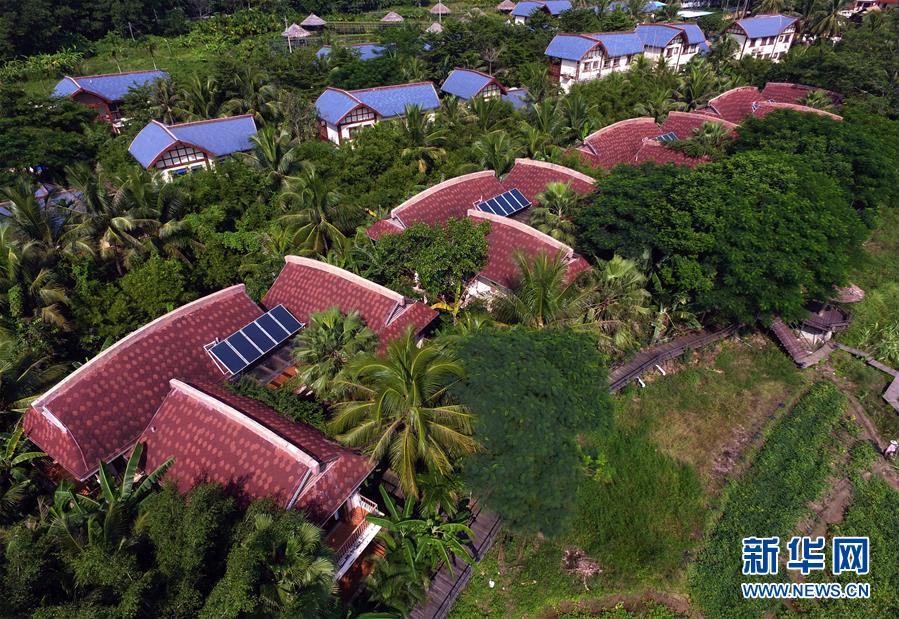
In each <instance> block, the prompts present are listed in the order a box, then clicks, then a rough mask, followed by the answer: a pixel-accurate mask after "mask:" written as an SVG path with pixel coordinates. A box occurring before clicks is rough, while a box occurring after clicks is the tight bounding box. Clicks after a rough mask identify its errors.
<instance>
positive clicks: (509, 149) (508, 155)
mask: <svg viewBox="0 0 899 619" xmlns="http://www.w3.org/2000/svg"><path fill="white" fill-rule="evenodd" d="M474 151H475V153H476V154H477V157H478V162H479V163H480V164H481V166H482V169H485V170H493V171H494V172H496V174H497V175H500V176H501V175H503V174H505V173H506V172H508V171H509V170H510V169H511V168H512V164H514V163H515V158H516V157H517V156H518V155H519V153H520V152H521V147H520V146H519V145H518V144H517V143H516V142H515V141H514V140H513V139H512V138H511V137H510V136H509V134H508V133H506V132H505V131H503V130H502V129H499V130H497V131H491V132H490V133H488V134H486V135H484V136H482V137H481V139H479V140H478V141H477V142H475V143H474Z"/></svg>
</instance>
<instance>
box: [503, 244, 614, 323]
mask: <svg viewBox="0 0 899 619" xmlns="http://www.w3.org/2000/svg"><path fill="white" fill-rule="evenodd" d="M515 262H516V263H517V265H518V269H519V271H520V273H521V275H520V278H519V280H518V282H516V284H515V285H514V286H513V288H512V290H510V291H507V292H505V293H503V294H500V295H498V296H497V297H495V298H494V300H493V307H492V313H493V315H494V317H495V318H496V319H497V320H498V321H500V322H503V323H506V324H522V325H526V326H528V327H531V328H535V329H542V328H543V327H546V326H549V325H553V324H573V323H577V322H581V321H582V320H583V318H584V316H585V315H586V313H587V311H588V310H589V309H590V307H591V306H592V305H593V302H594V298H595V292H596V290H595V288H594V287H593V286H582V285H580V284H579V283H578V282H575V281H572V280H571V279H570V278H569V277H568V264H567V262H566V260H565V259H564V258H563V257H562V255H561V254H559V255H551V254H547V253H545V252H541V253H539V254H538V255H537V256H536V257H535V258H534V259H533V260H529V259H528V257H527V256H525V255H524V254H523V253H518V254H516V255H515Z"/></svg>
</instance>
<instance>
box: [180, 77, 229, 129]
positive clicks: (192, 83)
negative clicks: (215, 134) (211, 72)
mask: <svg viewBox="0 0 899 619" xmlns="http://www.w3.org/2000/svg"><path fill="white" fill-rule="evenodd" d="M219 93H220V91H219V85H218V82H217V81H216V80H215V78H214V77H212V76H206V78H205V79H204V78H202V77H200V75H199V74H197V73H195V74H193V75H192V76H191V77H190V79H188V80H187V83H186V84H185V85H184V88H183V89H182V90H181V111H182V113H183V115H185V116H188V117H190V118H192V119H198V120H199V119H204V118H215V117H216V116H218V110H219Z"/></svg>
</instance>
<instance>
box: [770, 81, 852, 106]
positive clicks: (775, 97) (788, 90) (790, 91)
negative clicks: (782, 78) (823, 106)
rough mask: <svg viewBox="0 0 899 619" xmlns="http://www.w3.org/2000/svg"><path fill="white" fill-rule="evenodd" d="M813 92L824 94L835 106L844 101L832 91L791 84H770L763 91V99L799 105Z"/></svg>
mask: <svg viewBox="0 0 899 619" xmlns="http://www.w3.org/2000/svg"><path fill="white" fill-rule="evenodd" d="M812 92H823V93H824V94H826V95H827V96H828V97H830V99H831V101H833V102H834V103H835V104H837V103H840V101H841V99H842V97H840V95H838V94H837V93H835V92H831V91H830V90H825V89H823V88H816V87H815V86H806V85H804V84H793V83H790V82H768V83H767V84H765V87H764V88H763V89H762V97H764V98H765V99H766V100H768V101H776V102H778V103H799V102H800V101H802V100H803V99H805V98H806V97H807V96H808V95H809V94H810V93H812Z"/></svg>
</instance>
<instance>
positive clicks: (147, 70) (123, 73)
mask: <svg viewBox="0 0 899 619" xmlns="http://www.w3.org/2000/svg"><path fill="white" fill-rule="evenodd" d="M139 73H165V71H164V70H163V69H138V70H137V71H119V72H116V73H97V74H96V75H79V76H78V77H72V76H69V75H65V76H63V77H71V78H72V79H75V80H78V79H91V78H94V77H114V76H117V75H137V74H139ZM166 75H168V73H166Z"/></svg>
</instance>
